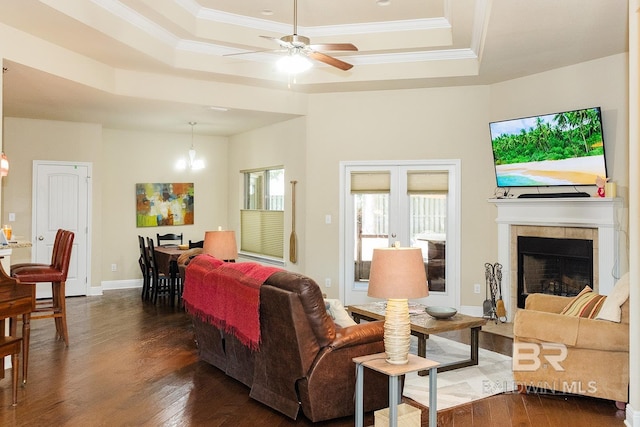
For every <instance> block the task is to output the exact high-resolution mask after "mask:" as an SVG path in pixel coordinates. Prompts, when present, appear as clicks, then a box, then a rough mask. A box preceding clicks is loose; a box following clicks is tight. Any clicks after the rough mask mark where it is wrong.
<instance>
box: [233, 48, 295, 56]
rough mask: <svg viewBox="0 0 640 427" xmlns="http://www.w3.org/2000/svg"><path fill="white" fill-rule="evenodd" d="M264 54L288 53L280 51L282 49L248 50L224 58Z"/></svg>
mask: <svg viewBox="0 0 640 427" xmlns="http://www.w3.org/2000/svg"><path fill="white" fill-rule="evenodd" d="M264 52H286V51H284V50H280V49H265V50H248V51H246V52H237V53H225V54H224V55H222V56H240V55H249V54H251V53H264Z"/></svg>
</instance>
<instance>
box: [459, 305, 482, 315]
mask: <svg viewBox="0 0 640 427" xmlns="http://www.w3.org/2000/svg"><path fill="white" fill-rule="evenodd" d="M458 311H459V312H460V314H466V315H467V316H473V317H482V315H483V314H484V313H483V311H482V307H478V306H477V305H461V306H460V310H458Z"/></svg>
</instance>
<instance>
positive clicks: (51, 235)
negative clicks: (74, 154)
mask: <svg viewBox="0 0 640 427" xmlns="http://www.w3.org/2000/svg"><path fill="white" fill-rule="evenodd" d="M90 169H91V165H90V164H87V163H66V162H46V161H38V160H36V161H34V163H33V226H32V230H33V236H32V242H33V248H32V254H31V258H32V260H33V262H38V263H45V264H48V263H50V262H51V255H52V252H53V243H54V240H55V237H56V233H57V231H58V229H60V228H62V229H65V230H70V231H73V232H74V234H75V236H74V239H73V250H72V253H71V263H70V266H69V274H68V275H67V281H66V288H65V295H66V296H76V295H87V287H88V284H89V280H88V271H89V269H88V261H89V260H90V259H91V258H90V256H89V253H90V248H89V244H88V235H89V206H90V203H91V200H90V198H91V193H90V186H89V177H90V172H91V170H90ZM50 296H51V285H50V284H39V285H38V286H37V290H36V297H37V298H47V297H50Z"/></svg>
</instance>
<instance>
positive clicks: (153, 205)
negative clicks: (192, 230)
mask: <svg viewBox="0 0 640 427" xmlns="http://www.w3.org/2000/svg"><path fill="white" fill-rule="evenodd" d="M186 224H193V183H192V182H190V183H168V184H166V183H160V184H159V183H143V184H136V227H161V226H165V225H186Z"/></svg>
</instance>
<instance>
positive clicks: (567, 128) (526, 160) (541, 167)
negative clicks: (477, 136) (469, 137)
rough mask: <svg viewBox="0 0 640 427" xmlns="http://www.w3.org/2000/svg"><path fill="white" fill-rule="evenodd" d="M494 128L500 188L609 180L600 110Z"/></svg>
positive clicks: (494, 125) (498, 124)
mask: <svg viewBox="0 0 640 427" xmlns="http://www.w3.org/2000/svg"><path fill="white" fill-rule="evenodd" d="M489 127H490V131H491V145H492V148H493V157H494V161H495V169H496V180H497V184H498V187H527V186H556V185H557V186H564V185H595V182H596V178H597V177H598V176H600V177H602V178H606V176H607V172H606V166H605V157H604V142H603V139H602V120H601V114H600V108H597V107H596V108H587V109H581V110H575V111H567V112H563V113H557V114H548V115H541V116H534V117H525V118H521V119H513V120H505V121H499V122H493V123H490V124H489Z"/></svg>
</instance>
